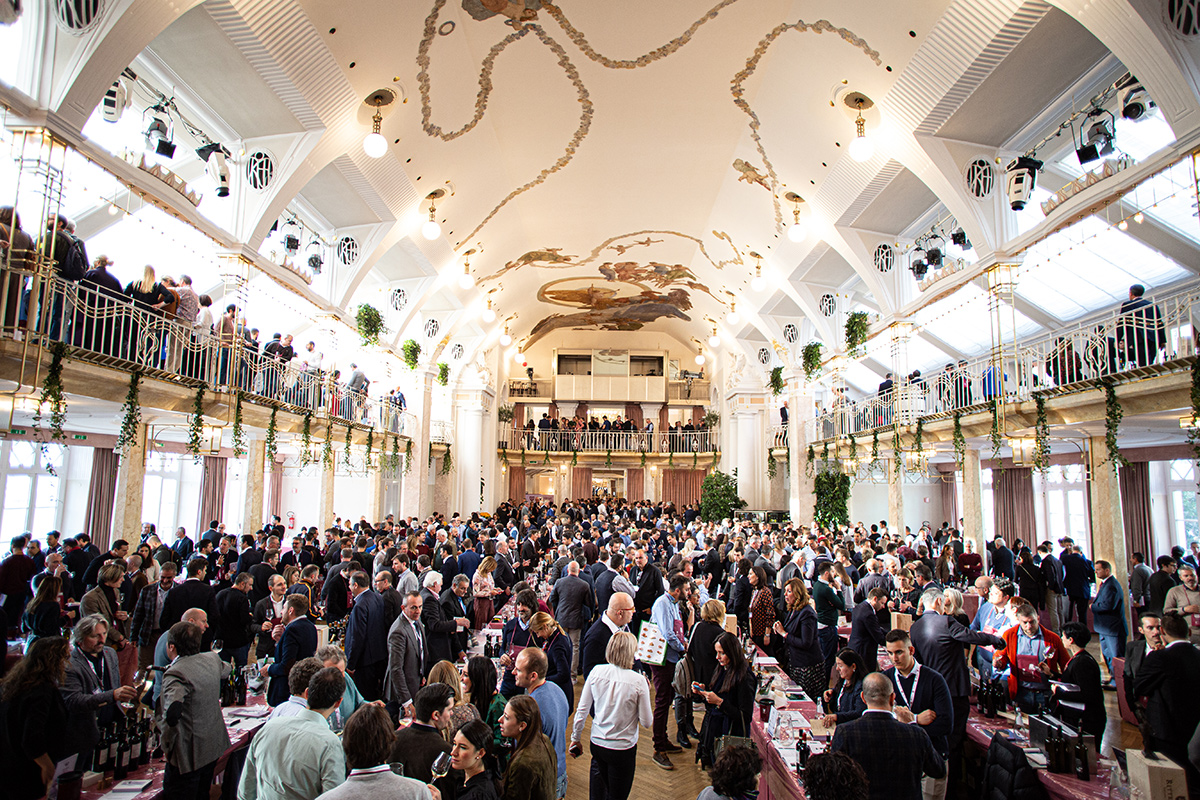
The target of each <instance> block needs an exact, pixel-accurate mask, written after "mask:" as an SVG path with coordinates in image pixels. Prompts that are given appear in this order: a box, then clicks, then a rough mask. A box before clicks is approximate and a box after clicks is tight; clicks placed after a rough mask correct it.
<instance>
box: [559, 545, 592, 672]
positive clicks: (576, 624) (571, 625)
mask: <svg viewBox="0 0 1200 800" xmlns="http://www.w3.org/2000/svg"><path fill="white" fill-rule="evenodd" d="M550 608H551V609H553V610H554V618H555V619H556V620H558V624H559V625H562V626H563V628H565V629H566V631H567V636H569V637H570V638H571V648H572V655H571V681H572V682H574V681H575V679H576V678H578V677H579V655H580V654H579V635H580V633H582V631H583V629H584V628H586V627H587V626H588V625H590V624H591V622H592V619H593V618H594V617H595V616H596V599H595V596H594V595H593V593H592V588H591V587H590V586H589V585H588V584H587V581H585V580H584V579H583V578H581V577H579V562H578V561H571V562H569V563H568V564H567V574H566V575H564V576H563V577H561V578H559V579H558V581H557V582H556V583H555V584H554V590H553V591H552V592H550Z"/></svg>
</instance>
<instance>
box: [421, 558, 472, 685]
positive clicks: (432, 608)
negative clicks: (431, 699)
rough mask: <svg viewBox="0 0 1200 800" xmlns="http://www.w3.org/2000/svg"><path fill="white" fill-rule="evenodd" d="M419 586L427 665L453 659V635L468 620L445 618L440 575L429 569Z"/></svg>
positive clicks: (465, 624) (464, 625)
mask: <svg viewBox="0 0 1200 800" xmlns="http://www.w3.org/2000/svg"><path fill="white" fill-rule="evenodd" d="M423 583H424V584H425V585H424V586H423V587H422V588H421V602H422V605H421V624H422V625H424V626H425V636H426V647H427V648H428V652H427V653H426V656H427V658H428V663H429V665H433V664H436V663H437V662H439V661H453V660H454V637H455V636H456V635H457V634H458V631H459V630H460V629H461V628H464V627H466V626H467V625H469V624H470V622H469V621H468V620H467V619H466V618H465V617H451V618H449V619H447V618H446V612H445V611H443V610H442V576H441V573H438V572H433V571H432V570H430V571H429V572H426V573H425V578H424V579H423Z"/></svg>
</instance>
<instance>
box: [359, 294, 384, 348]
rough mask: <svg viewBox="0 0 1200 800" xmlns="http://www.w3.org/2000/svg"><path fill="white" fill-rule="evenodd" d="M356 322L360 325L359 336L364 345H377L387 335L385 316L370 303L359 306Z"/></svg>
mask: <svg viewBox="0 0 1200 800" xmlns="http://www.w3.org/2000/svg"><path fill="white" fill-rule="evenodd" d="M354 321H355V322H356V323H357V324H358V335H359V336H361V337H362V340H363V344H366V345H377V344H379V337H380V336H382V335H383V334H385V333H387V326H386V325H384V324H383V314H380V313H379V309H377V308H376V307H375V306H373V305H369V304H368V303H360V304H359V306H358V310H357V311H356V312H355V314H354Z"/></svg>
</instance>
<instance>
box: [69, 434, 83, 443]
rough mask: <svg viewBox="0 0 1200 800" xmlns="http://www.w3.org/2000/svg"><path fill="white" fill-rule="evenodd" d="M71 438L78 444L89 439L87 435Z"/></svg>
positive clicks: (77, 435)
mask: <svg viewBox="0 0 1200 800" xmlns="http://www.w3.org/2000/svg"><path fill="white" fill-rule="evenodd" d="M71 438H72V439H74V440H75V441H77V442H82V441H84V440H86V439H87V434H86V433H77V434H75V435H74V436H72V437H71Z"/></svg>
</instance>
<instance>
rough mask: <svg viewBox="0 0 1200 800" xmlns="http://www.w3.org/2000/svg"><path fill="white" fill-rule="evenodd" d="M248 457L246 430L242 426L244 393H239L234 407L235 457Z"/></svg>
mask: <svg viewBox="0 0 1200 800" xmlns="http://www.w3.org/2000/svg"><path fill="white" fill-rule="evenodd" d="M244 455H246V429H245V428H244V427H243V426H242V393H241V392H238V393H237V403H236V405H234V407H233V457H234V458H241V457H242V456H244Z"/></svg>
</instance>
